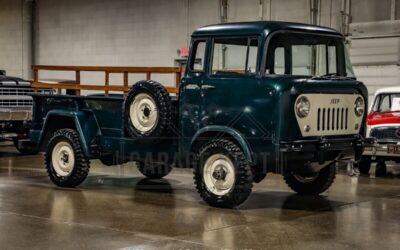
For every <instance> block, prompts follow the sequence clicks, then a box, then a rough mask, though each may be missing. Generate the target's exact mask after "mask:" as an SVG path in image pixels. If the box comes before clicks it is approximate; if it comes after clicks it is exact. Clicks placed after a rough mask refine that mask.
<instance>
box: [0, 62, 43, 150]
mask: <svg viewBox="0 0 400 250" xmlns="http://www.w3.org/2000/svg"><path fill="white" fill-rule="evenodd" d="M32 93H33V89H32V88H31V82H30V81H27V80H24V79H21V78H17V77H10V76H6V72H5V71H4V70H1V71H0V140H12V141H13V142H14V144H15V146H16V148H17V149H18V151H20V152H21V153H23V154H34V153H36V152H37V150H36V149H34V148H32V147H28V146H25V147H20V146H19V143H18V142H19V140H21V139H26V138H27V137H28V135H29V129H30V122H31V120H32V97H31V96H30V94H32Z"/></svg>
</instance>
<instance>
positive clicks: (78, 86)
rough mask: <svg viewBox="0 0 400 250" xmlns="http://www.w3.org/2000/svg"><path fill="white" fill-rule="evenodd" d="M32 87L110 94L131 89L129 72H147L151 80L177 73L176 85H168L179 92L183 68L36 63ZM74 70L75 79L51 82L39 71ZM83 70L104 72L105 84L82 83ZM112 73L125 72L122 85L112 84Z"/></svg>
mask: <svg viewBox="0 0 400 250" xmlns="http://www.w3.org/2000/svg"><path fill="white" fill-rule="evenodd" d="M32 69H33V83H32V87H33V88H34V89H35V92H36V91H37V89H59V90H60V91H61V89H66V90H75V94H76V95H80V94H81V90H97V91H104V92H105V95H106V96H108V95H109V92H110V91H121V92H124V93H127V92H128V91H129V86H128V82H129V79H128V77H129V74H145V75H146V80H151V76H152V75H153V74H175V86H174V87H166V89H167V90H168V92H169V93H171V94H178V92H179V83H180V81H181V78H182V69H181V68H178V67H97V66H48V65H34V66H33V67H32ZM40 70H42V71H73V72H75V81H67V80H66V81H65V82H68V83H63V82H64V81H59V82H54V83H49V82H48V81H46V82H45V81H42V82H41V81H40V80H39V71H40ZM81 72H104V78H105V82H104V85H90V84H82V83H81ZM110 74H123V77H124V81H123V84H122V85H110Z"/></svg>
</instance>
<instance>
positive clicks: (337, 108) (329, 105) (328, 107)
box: [293, 93, 363, 137]
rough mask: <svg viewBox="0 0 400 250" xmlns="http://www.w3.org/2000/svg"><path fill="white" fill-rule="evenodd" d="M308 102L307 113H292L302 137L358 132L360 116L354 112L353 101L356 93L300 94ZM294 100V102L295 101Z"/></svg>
mask: <svg viewBox="0 0 400 250" xmlns="http://www.w3.org/2000/svg"><path fill="white" fill-rule="evenodd" d="M303 97H304V98H306V99H308V100H309V103H310V110H309V114H308V115H307V116H306V117H300V116H298V115H297V113H296V105H293V107H294V113H295V114H296V120H297V122H298V125H299V129H300V131H301V134H302V136H303V137H309V136H335V135H337V136H341V135H352V134H358V133H359V131H360V128H361V125H362V119H363V117H362V116H360V117H359V116H357V115H356V114H355V112H354V103H355V101H356V99H357V98H359V97H362V96H361V95H358V94H311V93H310V94H302V95H300V96H299V97H298V98H297V100H299V99H300V98H303ZM297 100H296V102H297Z"/></svg>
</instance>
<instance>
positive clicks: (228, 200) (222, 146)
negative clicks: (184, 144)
mask: <svg viewBox="0 0 400 250" xmlns="http://www.w3.org/2000/svg"><path fill="white" fill-rule="evenodd" d="M216 154H222V155H224V156H226V157H227V158H229V159H230V160H231V162H232V163H233V165H234V169H235V173H234V174H235V179H234V184H233V185H232V187H231V189H230V190H229V192H228V193H226V194H224V195H217V194H215V193H213V192H211V191H210V190H209V189H208V188H207V186H206V184H205V180H204V176H203V171H204V167H205V164H206V161H207V160H208V159H209V158H210V157H211V156H213V155H216ZM213 175H214V173H213ZM194 181H195V185H196V189H197V191H198V192H199V194H200V196H201V198H202V199H203V200H204V201H205V202H206V203H208V204H209V205H211V206H214V207H223V208H234V207H236V206H238V205H240V204H242V203H243V202H244V201H245V200H246V199H247V198H248V196H249V195H250V193H251V189H252V187H253V178H252V171H251V167H250V164H249V162H248V161H247V160H246V157H245V155H244V153H243V151H242V149H241V148H240V147H239V146H238V145H236V144H235V143H233V142H232V141H230V140H227V139H214V140H211V141H209V142H208V143H206V144H205V145H204V146H203V147H201V148H200V150H199V151H198V152H197V154H196V157H195V160H194Z"/></svg>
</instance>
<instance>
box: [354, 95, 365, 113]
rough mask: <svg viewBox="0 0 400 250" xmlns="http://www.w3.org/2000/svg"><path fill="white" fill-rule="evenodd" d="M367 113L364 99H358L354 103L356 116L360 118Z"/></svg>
mask: <svg viewBox="0 0 400 250" xmlns="http://www.w3.org/2000/svg"><path fill="white" fill-rule="evenodd" d="M364 111H365V102H364V99H363V98H361V97H357V99H356V101H355V102H354V113H355V114H356V116H358V117H360V116H362V115H363V114H364Z"/></svg>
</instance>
